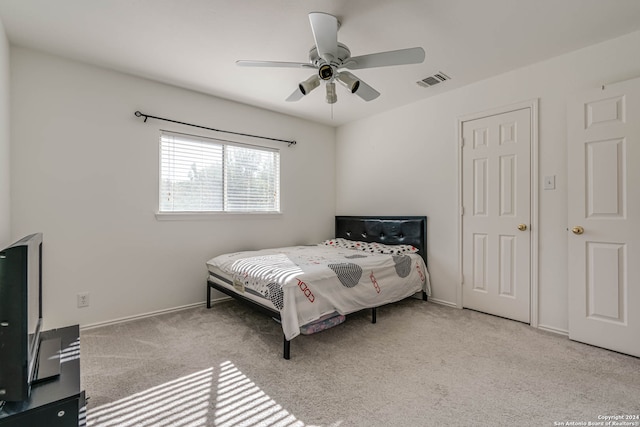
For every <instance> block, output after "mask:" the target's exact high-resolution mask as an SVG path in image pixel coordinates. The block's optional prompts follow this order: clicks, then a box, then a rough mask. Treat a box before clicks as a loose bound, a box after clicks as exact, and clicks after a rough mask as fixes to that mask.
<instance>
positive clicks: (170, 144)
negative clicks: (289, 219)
mask: <svg viewBox="0 0 640 427" xmlns="http://www.w3.org/2000/svg"><path fill="white" fill-rule="evenodd" d="M160 163H161V164H160V203H159V209H160V212H278V211H280V152H279V151H278V150H275V149H269V148H263V147H254V146H247V145H241V144H234V143H230V142H227V141H220V140H216V139H209V138H204V137H197V136H191V135H183V134H175V133H168V132H163V133H162V134H161V136H160Z"/></svg>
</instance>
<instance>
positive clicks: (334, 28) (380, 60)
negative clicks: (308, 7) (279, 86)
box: [236, 12, 425, 104]
mask: <svg viewBox="0 0 640 427" xmlns="http://www.w3.org/2000/svg"><path fill="white" fill-rule="evenodd" d="M309 22H310V23H311V31H312V32H313V38H314V40H315V43H316V44H315V46H313V47H312V48H311V50H310V51H309V62H281V61H246V60H240V61H236V64H238V65H239V66H242V67H280V68H313V69H316V70H317V73H316V74H313V75H312V76H311V77H309V78H308V79H306V80H305V81H303V82H300V83H299V84H298V87H297V88H296V90H295V91H293V93H292V94H291V95H289V97H288V98H287V101H289V102H291V101H298V100H300V99H302V97H303V96H305V95H307V94H309V93H310V92H311V91H312V90H314V89H315V88H317V87H318V86H320V82H321V81H323V82H325V83H326V91H327V102H328V103H329V104H333V103H335V102H336V101H337V100H338V97H337V95H336V89H335V87H336V86H335V81H336V80H337V81H338V82H339V83H340V84H342V85H343V86H345V87H346V88H347V89H348V90H349V91H350V92H351V93H354V94H356V95H358V96H359V97H360V98H362V99H363V100H365V101H372V100H374V99H376V98H377V97H378V96H380V92H378V91H377V90H375V89H374V88H372V87H371V86H369V85H368V84H366V83H365V82H363V81H362V80H360V79H359V78H358V77H356V76H355V75H353V74H352V73H350V72H349V71H345V69H348V70H360V69H363V68H375V67H387V66H390V65H405V64H420V63H421V62H423V61H424V57H425V54H424V49H422V48H421V47H414V48H409V49H400V50H392V51H387V52H379V53H371V54H368V55H362V56H353V57H352V56H351V52H350V51H349V48H348V47H347V46H345V45H344V44H342V43H338V28H339V26H340V23H339V22H338V19H337V18H336V17H335V16H333V15H329V14H328V13H323V12H311V13H309Z"/></svg>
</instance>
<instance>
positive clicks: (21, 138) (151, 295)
mask: <svg viewBox="0 0 640 427" xmlns="http://www.w3.org/2000/svg"><path fill="white" fill-rule="evenodd" d="M0 57H1V56H0ZM11 72H12V79H11V89H12V93H13V96H12V103H11V105H12V110H11V114H12V117H11V118H12V137H13V143H12V154H11V166H12V172H11V176H12V179H13V186H12V188H11V195H12V205H11V213H12V215H13V221H12V232H13V235H24V234H27V233H30V232H34V231H42V232H43V233H44V245H45V246H44V252H45V261H44V289H45V290H44V314H45V321H46V326H47V327H56V326H61V325H67V324H73V323H80V324H81V325H88V324H94V323H100V322H105V321H110V320H114V319H118V318H123V317H128V316H132V315H137V314H141V313H149V312H153V311H157V310H163V309H167V308H172V307H180V306H183V305H188V304H192V303H197V302H202V301H204V299H205V278H206V275H207V274H206V267H205V262H206V260H208V259H209V258H211V257H213V256H215V255H217V254H220V253H222V252H226V251H233V250H238V249H241V248H242V249H249V248H259V247H266V246H278V245H290V244H304V243H312V242H317V241H320V240H322V239H325V238H329V237H330V236H331V235H332V233H333V216H334V214H335V179H334V176H335V173H334V157H335V129H333V128H331V127H327V126H323V125H318V124H313V123H311V122H307V121H304V120H300V119H296V118H293V117H290V116H285V115H281V114H277V113H273V112H269V111H266V110H261V109H257V108H253V107H249V106H246V105H242V104H237V103H233V102H229V101H226V100H222V99H218V98H214V97H210V96H206V95H202V94H198V93H195V92H190V91H187V90H183V89H179V88H176V87H172V86H167V85H163V84H160V83H156V82H152V81H148V80H144V79H140V78H136V77H132V76H128V75H125V74H120V73H117V72H113V71H109V70H106V69H102V68H97V67H92V66H88V65H83V64H80V63H77V62H71V61H67V60H65V59H62V58H59V57H54V56H48V55H46V54H42V53H38V52H35V51H31V50H26V49H22V48H17V47H13V48H12V50H11ZM136 110H141V111H143V112H145V113H147V114H151V115H155V116H160V117H167V118H172V119H175V120H180V121H186V122H190V123H195V124H200V125H203V126H208V127H214V128H219V129H226V130H233V131H238V132H245V133H253V134H259V135H266V136H271V137H276V138H283V139H295V140H297V141H298V144H297V145H296V146H294V147H291V148H287V145H286V144H284V143H282V144H279V145H277V146H278V147H280V148H281V187H282V188H281V189H282V198H281V206H282V210H283V214H282V215H261V216H254V215H236V216H224V217H223V216H218V217H216V218H214V219H211V220H200V221H158V220H157V219H156V217H155V215H154V213H155V211H156V209H157V203H158V164H159V160H158V138H159V130H160V129H167V130H174V131H182V132H187V133H192V134H193V133H195V134H201V135H202V134H204V135H211V136H216V135H214V133H213V132H210V133H209V132H207V131H202V130H199V129H195V128H190V127H186V126H179V125H174V124H170V123H167V122H161V121H157V120H152V119H150V120H149V121H148V122H147V123H143V121H142V119H139V118H136V117H135V116H134V114H133V113H134V112H135V111H136ZM217 136H218V137H223V138H231V137H230V136H228V135H224V134H222V135H221V134H218V135H217ZM252 142H254V143H258V144H260V143H262V142H261V141H260V140H254V141H252ZM85 291H86V292H90V306H89V307H88V308H82V309H78V308H77V307H76V294H77V293H79V292H85Z"/></svg>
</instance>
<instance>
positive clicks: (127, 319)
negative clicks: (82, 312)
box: [80, 296, 231, 331]
mask: <svg viewBox="0 0 640 427" xmlns="http://www.w3.org/2000/svg"><path fill="white" fill-rule="evenodd" d="M230 299H231V297H227V296H225V297H222V298H212V299H211V304H216V303H219V302H222V301H227V300H230ZM200 306H206V302H205V301H202V302H196V303H193V304H187V305H182V306H179V307H172V308H166V309H164V310H157V311H150V312H148V313H142V314H136V315H133V316H127V317H121V318H119V319H113V320H107V321H106V322H98V323H92V324H90V325H84V326H80V331H86V330H89V329H95V328H100V327H102V326H109V325H117V324H118V323H126V322H131V321H132V320H138V319H144V318H145V317H152V316H157V315H159V314H166V313H174V312H176V311H182V310H188V309H190V308H195V307H200Z"/></svg>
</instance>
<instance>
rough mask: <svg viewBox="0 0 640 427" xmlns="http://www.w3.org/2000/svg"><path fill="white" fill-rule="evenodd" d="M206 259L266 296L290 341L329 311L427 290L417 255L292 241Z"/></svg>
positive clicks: (240, 285)
mask: <svg viewBox="0 0 640 427" xmlns="http://www.w3.org/2000/svg"><path fill="white" fill-rule="evenodd" d="M207 264H208V265H209V266H213V267H217V268H219V269H220V270H222V271H224V272H226V273H227V274H229V275H231V276H232V277H233V282H234V284H233V286H234V288H235V289H236V291H237V292H238V293H241V294H242V293H244V292H251V293H253V294H254V295H255V294H256V293H257V294H259V295H261V296H262V297H263V298H265V299H268V300H270V301H271V302H272V303H273V305H274V306H275V307H276V308H278V309H279V310H280V314H281V319H282V329H283V331H284V335H285V337H286V338H287V339H289V340H290V339H293V338H295V337H296V336H298V335H299V334H300V326H302V325H305V324H307V323H309V322H312V321H314V320H317V319H319V318H320V317H322V316H323V315H326V314H329V313H333V312H338V313H340V314H349V313H352V312H354V311H358V310H361V309H363V308H371V307H377V306H380V305H383V304H387V303H390V302H395V301H399V300H401V299H403V298H406V297H408V296H411V295H413V294H414V293H416V292H420V291H425V292H426V293H427V295H431V288H430V284H429V274H428V272H427V269H426V266H425V264H424V261H423V260H422V258H421V257H420V256H419V255H417V254H408V255H383V254H371V253H366V252H362V251H357V250H353V249H343V248H335V247H329V246H325V245H317V246H292V247H285V248H276V249H264V250H259V251H246V252H236V253H231V254H225V255H220V256H218V257H215V258H213V259H211V260H209V261H208V262H207Z"/></svg>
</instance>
